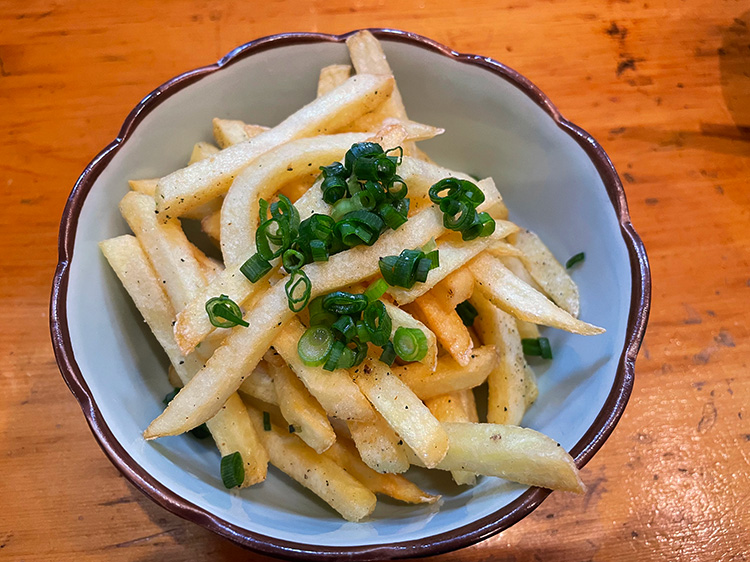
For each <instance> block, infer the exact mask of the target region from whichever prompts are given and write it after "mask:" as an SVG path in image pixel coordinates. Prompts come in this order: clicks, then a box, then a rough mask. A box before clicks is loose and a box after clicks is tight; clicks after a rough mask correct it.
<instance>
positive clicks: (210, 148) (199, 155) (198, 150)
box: [154, 142, 219, 187]
mask: <svg viewBox="0 0 750 562" xmlns="http://www.w3.org/2000/svg"><path fill="white" fill-rule="evenodd" d="M218 152H219V147H217V146H214V145H213V144H211V143H210V142H196V143H195V145H194V146H193V152H191V153H190V160H189V161H188V166H190V164H195V163H196V162H200V161H201V160H205V159H206V158H209V157H210V156H213V155H214V154H218ZM157 182H158V180H157ZM154 187H156V186H154Z"/></svg>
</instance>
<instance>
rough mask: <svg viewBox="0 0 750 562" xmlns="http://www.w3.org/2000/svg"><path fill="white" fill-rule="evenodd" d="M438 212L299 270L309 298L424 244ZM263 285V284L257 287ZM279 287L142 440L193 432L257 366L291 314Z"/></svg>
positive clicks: (436, 226)
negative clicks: (383, 258) (307, 283)
mask: <svg viewBox="0 0 750 562" xmlns="http://www.w3.org/2000/svg"><path fill="white" fill-rule="evenodd" d="M443 228H444V227H443V224H442V213H440V210H439V209H437V208H429V209H425V210H424V211H422V212H421V213H418V214H416V215H414V216H413V217H411V218H410V219H409V221H408V222H407V223H406V224H404V225H403V226H401V227H400V228H399V229H398V230H392V231H387V232H385V233H383V234H382V235H381V236H380V238H379V239H378V241H377V242H375V244H373V245H372V246H357V247H355V248H352V249H350V250H347V251H346V252H342V253H340V254H335V255H333V256H331V257H330V259H329V260H328V262H322V263H316V262H314V263H310V264H307V265H306V266H304V268H303V270H304V271H305V272H306V274H307V276H308V279H309V280H310V283H311V286H312V289H311V294H310V298H315V297H316V296H318V295H321V294H325V293H329V292H331V291H332V290H334V289H337V288H339V287H343V286H346V285H353V284H354V283H358V282H360V281H362V280H364V279H367V278H369V277H371V276H373V275H375V274H376V273H377V272H378V271H379V267H378V259H379V257H380V256H387V255H391V254H398V253H399V252H401V250H402V249H404V248H406V247H412V248H413V247H417V246H422V245H424V244H425V243H426V242H427V241H429V240H430V239H431V238H434V237H435V236H437V235H438V234H440V233H441V232H442V231H443ZM260 283H262V280H261V281H259V282H258V283H256V285H258V284H260ZM284 285H285V284H284V283H277V284H276V285H274V286H273V287H271V288H269V289H268V290H267V291H266V292H265V293H263V294H262V297H261V298H260V299H259V300H258V301H257V302H256V303H255V306H254V307H253V308H252V310H250V311H249V312H248V313H246V314H245V316H244V320H245V321H246V322H247V323H248V325H249V326H248V327H247V328H245V327H242V326H237V327H235V328H232V329H231V333H230V334H229V335H228V336H227V338H226V339H225V340H224V343H223V345H222V346H221V347H219V348H218V349H217V350H216V351H215V352H214V354H213V356H211V359H209V360H208V362H207V363H206V366H205V367H204V368H203V369H201V371H200V372H199V373H198V374H197V375H196V376H195V377H194V378H193V379H192V380H191V381H190V383H189V384H187V385H185V387H184V388H183V389H182V390H181V391H180V392H179V393H178V394H177V396H175V398H174V400H172V401H171V402H170V403H169V406H167V409H166V410H165V411H164V412H163V413H162V414H161V415H160V416H159V417H158V418H156V419H155V420H154V421H153V422H151V425H149V427H148V428H147V429H146V431H145V432H144V437H145V438H146V439H154V438H156V437H162V436H166V435H178V434H180V433H184V432H185V431H189V430H190V429H193V428H194V427H195V426H197V425H200V424H201V423H203V422H205V421H206V420H207V419H208V418H210V417H211V416H212V415H214V414H215V413H216V410H217V404H221V403H223V401H224V400H226V398H227V397H228V396H229V395H230V394H232V393H233V392H234V391H236V390H237V389H238V388H239V386H240V384H242V380H243V378H244V377H245V375H246V374H247V373H248V372H249V371H250V370H251V369H253V368H254V367H255V365H257V364H258V361H259V360H260V358H261V357H262V355H263V353H265V351H266V350H267V349H268V348H269V347H270V346H271V344H272V343H273V341H274V339H276V338H277V337H278V334H279V333H280V332H281V331H282V328H283V326H284V324H286V323H287V322H288V321H289V320H290V319H291V318H292V317H293V316H294V313H293V312H292V311H291V310H290V309H289V304H288V300H287V296H286V291H285V288H284Z"/></svg>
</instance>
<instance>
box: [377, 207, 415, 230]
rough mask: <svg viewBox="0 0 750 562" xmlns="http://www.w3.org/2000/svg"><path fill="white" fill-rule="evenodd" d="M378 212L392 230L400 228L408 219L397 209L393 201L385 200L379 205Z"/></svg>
mask: <svg viewBox="0 0 750 562" xmlns="http://www.w3.org/2000/svg"><path fill="white" fill-rule="evenodd" d="M377 212H378V214H379V215H380V217H381V218H382V219H383V222H385V224H386V226H387V227H388V228H390V229H391V230H398V227H400V226H401V225H402V224H404V223H405V222H406V221H407V220H408V219H407V218H406V217H405V216H404V215H402V214H401V213H399V212H398V210H396V207H394V206H393V204H392V203H389V202H383V203H381V204H380V205H378V207H377Z"/></svg>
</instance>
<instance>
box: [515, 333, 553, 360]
mask: <svg viewBox="0 0 750 562" xmlns="http://www.w3.org/2000/svg"><path fill="white" fill-rule="evenodd" d="M521 345H522V346H523V353H524V355H535V356H539V357H542V358H543V359H552V348H551V347H550V345H549V340H548V339H547V338H524V339H522V340H521Z"/></svg>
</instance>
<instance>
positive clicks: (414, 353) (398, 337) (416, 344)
mask: <svg viewBox="0 0 750 562" xmlns="http://www.w3.org/2000/svg"><path fill="white" fill-rule="evenodd" d="M393 348H394V350H395V351H396V355H398V356H399V357H400V358H401V359H403V360H404V361H421V360H422V359H424V358H425V355H427V348H428V344H427V336H425V335H424V332H423V331H422V330H420V329H419V328H405V327H404V326H399V328H398V329H397V330H396V333H395V334H394V335H393Z"/></svg>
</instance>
